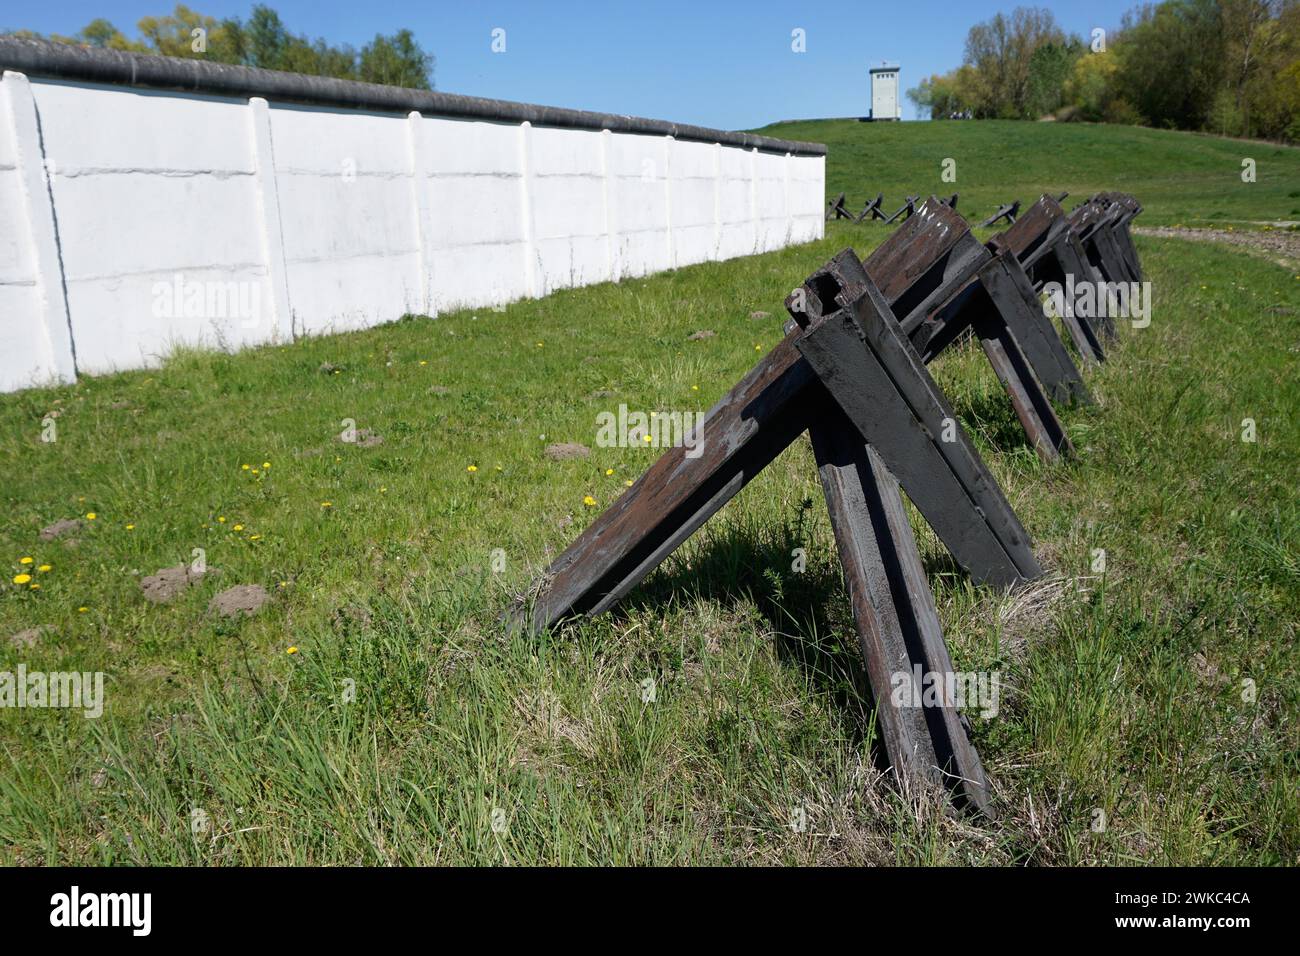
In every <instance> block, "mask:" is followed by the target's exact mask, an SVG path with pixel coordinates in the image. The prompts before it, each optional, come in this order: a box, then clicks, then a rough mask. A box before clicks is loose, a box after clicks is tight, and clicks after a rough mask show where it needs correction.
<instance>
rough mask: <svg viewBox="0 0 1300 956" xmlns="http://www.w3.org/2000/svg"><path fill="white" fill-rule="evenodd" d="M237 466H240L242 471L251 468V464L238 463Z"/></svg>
mask: <svg viewBox="0 0 1300 956" xmlns="http://www.w3.org/2000/svg"><path fill="white" fill-rule="evenodd" d="M239 467H240V468H242V469H243V470H244V471H248V469H249V468H251V467H252V466H251V465H240V466H239Z"/></svg>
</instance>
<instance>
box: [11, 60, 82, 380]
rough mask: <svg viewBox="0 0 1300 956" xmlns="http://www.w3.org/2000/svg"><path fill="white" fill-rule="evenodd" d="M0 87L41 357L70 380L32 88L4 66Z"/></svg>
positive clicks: (62, 283) (57, 252) (63, 294)
mask: <svg viewBox="0 0 1300 956" xmlns="http://www.w3.org/2000/svg"><path fill="white" fill-rule="evenodd" d="M0 87H3V89H4V91H5V92H6V95H7V99H8V101H9V128H10V131H11V133H12V135H13V143H14V153H15V162H14V169H15V170H16V171H17V173H18V188H19V190H20V191H21V194H22V199H23V208H24V212H25V214H26V218H27V229H28V235H29V236H30V237H31V241H32V268H33V271H34V273H35V279H36V283H35V289H36V295H37V301H38V303H39V308H40V311H41V331H42V332H43V333H44V336H43V338H44V340H45V354H44V356H43V357H42V358H43V360H44V361H45V362H48V365H47V366H46V369H45V371H47V372H48V371H53V372H54V374H55V376H56V377H57V378H58V379H60V380H61V381H69V382H70V381H76V378H77V358H76V344H75V343H74V341H73V338H72V313H71V311H70V310H69V309H68V288H67V278H66V276H65V275H64V269H63V250H62V247H61V246H60V243H59V220H58V214H57V213H56V212H55V209H54V183H53V182H52V181H51V176H50V175H49V171H48V169H47V167H46V159H45V144H44V141H43V139H42V138H41V129H40V116H39V115H38V113H37V110H36V94H35V93H34V92H33V91H32V85H31V82H30V81H29V80H28V78H27V76H26V74H23V73H17V72H14V71H10V70H6V71H5V72H4V77H3V82H2V83H0Z"/></svg>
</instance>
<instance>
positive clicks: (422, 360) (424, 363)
mask: <svg viewBox="0 0 1300 956" xmlns="http://www.w3.org/2000/svg"><path fill="white" fill-rule="evenodd" d="M420 364H421V365H428V364H429V363H428V362H426V361H425V360H424V359H420Z"/></svg>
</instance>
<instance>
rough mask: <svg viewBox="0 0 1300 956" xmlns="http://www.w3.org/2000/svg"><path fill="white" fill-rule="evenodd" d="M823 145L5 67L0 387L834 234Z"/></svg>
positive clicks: (1, 91) (0, 151) (0, 159)
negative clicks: (796, 149) (337, 104)
mask: <svg viewBox="0 0 1300 956" xmlns="http://www.w3.org/2000/svg"><path fill="white" fill-rule="evenodd" d="M824 181H825V157H824V156H819V155H795V154H790V153H772V152H763V151H759V150H757V149H752V148H751V149H745V148H742V147H738V146H733V145H727V144H718V143H705V142H694V141H689V142H688V141H678V140H677V139H674V138H673V137H672V136H664V135H654V134H641V133H629V132H616V131H611V130H603V131H599V130H592V129H569V128H551V127H544V126H533V125H531V124H530V123H528V122H523V123H513V122H500V121H486V120H474V119H463V118H450V117H442V116H431V115H422V114H421V113H418V112H412V113H409V114H398V113H391V114H390V113H375V112H364V111H358V110H349V109H342V108H338V109H336V108H331V107H326V106H310V105H295V104H277V103H275V102H270V103H268V102H267V101H266V100H265V99H263V98H261V97H251V98H234V97H221V96H211V95H199V94H186V93H179V92H169V91H163V90H146V89H140V88H134V87H120V86H104V85H95V84H90V83H85V82H80V81H60V80H47V79H41V78H35V77H33V78H31V79H29V78H28V77H26V76H24V75H23V74H21V73H16V72H9V71H7V72H5V73H4V74H3V79H0V390H4V391H10V390H14V389H19V388H23V387H27V386H31V385H36V384H42V383H47V382H50V381H69V380H71V379H73V378H74V377H75V375H76V374H78V373H100V372H108V371H112V370H116V369H126V368H139V367H145V366H149V365H151V364H155V363H157V362H158V361H160V360H161V359H162V358H163V357H164V356H165V355H166V354H167V353H168V352H169V350H171V349H172V348H173V347H175V346H176V345H180V344H187V345H199V346H207V347H218V348H226V349H234V348H239V347H243V346H248V345H255V344H258V343H263V342H275V341H286V340H289V339H291V338H292V337H294V336H300V335H304V334H321V333H328V332H332V331H341V330H346V329H358V328H366V327H369V326H372V325H376V324H378V323H381V322H387V321H392V320H394V319H397V318H400V317H401V316H402V315H404V314H406V313H424V314H429V315H437V314H438V313H439V312H442V311H447V310H451V309H456V308H462V307H480V306H487V305H493V304H498V303H505V302H509V301H512V300H516V299H519V298H523V297H526V296H540V295H545V294H547V293H548V292H551V291H553V290H555V289H560V288H565V287H569V286H579V285H587V284H590V283H594V282H604V281H609V280H614V281H617V280H619V279H621V278H624V277H628V276H640V275H646V274H648V273H652V272H656V271H659V270H662V269H668V268H674V267H677V266H684V265H689V264H691V263H696V262H703V261H705V260H711V259H727V258H731V257H734V256H739V255H748V254H751V253H756V252H765V251H768V250H772V249H777V248H780V247H782V246H785V245H789V244H791V243H797V242H805V241H808V240H812V239H816V238H820V237H821V236H822V234H823V217H822V215H823V214H822V209H823V202H824V200H823V195H824V192H825V188H824Z"/></svg>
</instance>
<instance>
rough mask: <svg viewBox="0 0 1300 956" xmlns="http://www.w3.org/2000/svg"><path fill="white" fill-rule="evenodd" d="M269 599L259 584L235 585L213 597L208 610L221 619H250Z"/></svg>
mask: <svg viewBox="0 0 1300 956" xmlns="http://www.w3.org/2000/svg"><path fill="white" fill-rule="evenodd" d="M270 597H271V596H270V595H269V594H267V593H266V589H265V588H264V587H262V586H261V585H260V584H236V585H235V586H234V587H233V588H226V590H224V591H222V592H221V593H220V594H218V595H217V596H216V597H214V598H213V599H212V602H211V603H210V604H209V605H208V610H210V611H215V612H216V613H217V614H220V615H221V616H222V617H239V616H241V615H242V616H244V617H252V616H253V615H254V614H256V613H257V612H258V611H260V610H261V609H262V605H264V604H265V603H266V602H267V601H268V600H270Z"/></svg>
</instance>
